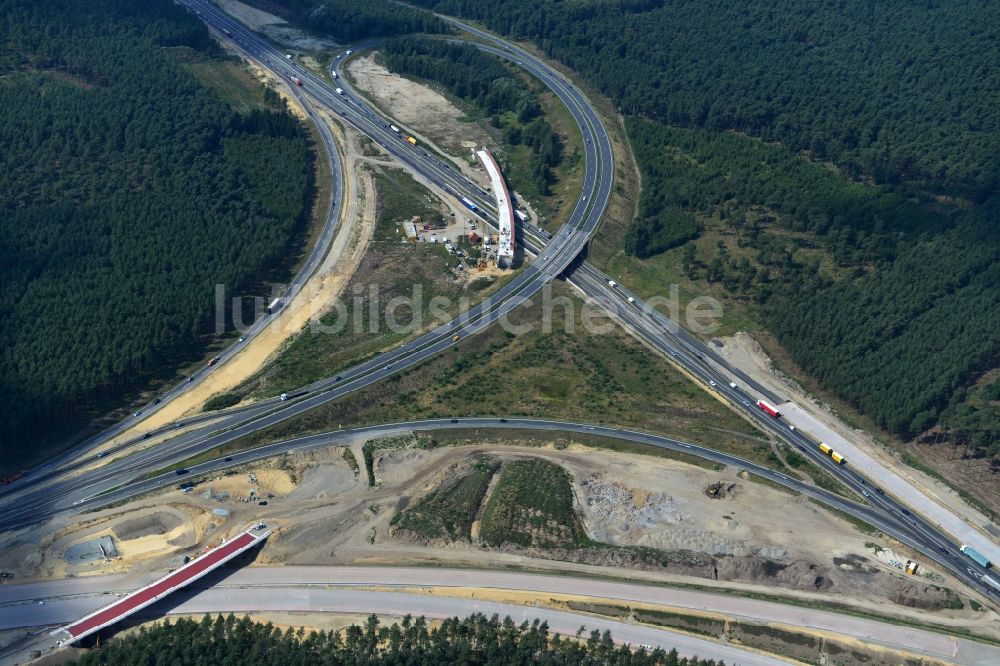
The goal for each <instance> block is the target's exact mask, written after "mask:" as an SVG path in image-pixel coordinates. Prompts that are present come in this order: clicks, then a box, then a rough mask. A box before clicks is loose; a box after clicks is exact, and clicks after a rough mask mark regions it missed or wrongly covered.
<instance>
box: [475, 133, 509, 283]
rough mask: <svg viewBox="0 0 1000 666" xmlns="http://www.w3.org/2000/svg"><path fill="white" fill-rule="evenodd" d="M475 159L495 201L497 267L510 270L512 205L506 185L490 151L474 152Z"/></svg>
mask: <svg viewBox="0 0 1000 666" xmlns="http://www.w3.org/2000/svg"><path fill="white" fill-rule="evenodd" d="M476 157H478V158H479V161H480V162H482V163H483V168H484V169H486V173H487V174H489V177H490V184H491V185H492V187H493V196H495V197H496V200H497V222H498V227H499V230H500V233H499V235H498V237H497V238H498V240H497V266H503V267H505V268H510V267H511V266H512V265H513V263H514V205H513V204H512V203H511V200H510V192H508V191H507V183H505V182H504V179H503V176H502V175H501V174H500V167H499V166H497V162H496V160H495V159H493V155H491V154H490V151H488V150H486V149H485V148H483V149H482V150H477V151H476Z"/></svg>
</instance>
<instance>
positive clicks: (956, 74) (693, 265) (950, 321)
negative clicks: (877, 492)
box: [416, 0, 1000, 454]
mask: <svg viewBox="0 0 1000 666" xmlns="http://www.w3.org/2000/svg"><path fill="white" fill-rule="evenodd" d="M416 4H420V5H423V6H427V7H429V8H432V9H434V10H436V11H441V12H445V13H449V14H454V15H457V16H463V17H468V18H473V19H476V20H480V21H482V22H483V23H485V24H486V25H487V26H488V27H490V28H492V29H494V30H497V31H498V32H501V33H504V34H507V35H513V36H515V37H520V38H527V39H531V40H533V41H534V42H535V43H537V44H538V45H539V46H540V47H541V48H542V49H543V50H544V51H545V52H546V53H548V54H549V55H551V56H553V57H555V58H557V59H559V60H561V61H563V62H565V63H567V64H568V65H570V66H572V67H574V68H575V69H577V70H578V71H580V72H581V73H582V74H583V75H584V76H585V78H587V79H588V80H589V81H590V82H591V83H593V84H595V85H596V86H598V87H599V88H600V89H601V90H602V91H603V92H605V93H607V94H608V95H609V96H610V97H611V98H612V99H613V100H614V102H615V103H616V104H617V106H618V108H619V109H620V110H621V111H622V112H623V113H624V114H625V115H626V118H627V121H628V122H627V132H628V136H629V139H630V141H631V142H632V145H633V148H634V150H635V155H636V160H637V162H638V164H639V167H640V170H641V172H642V175H643V182H642V185H643V190H642V193H641V196H640V201H639V206H638V211H637V216H636V218H635V220H634V221H633V223H632V225H631V227H630V228H629V229H628V231H627V233H626V234H625V237H624V238H623V239H622V244H623V247H624V249H625V250H626V251H627V252H628V253H629V254H631V255H633V256H636V257H639V258H643V259H646V258H650V257H654V256H655V255H658V254H660V253H662V252H664V251H666V250H668V249H670V248H672V247H676V246H680V245H685V244H688V245H686V247H685V248H684V251H683V255H682V257H683V267H684V270H685V271H686V272H688V274H689V276H692V277H698V278H700V279H705V280H707V281H708V283H709V284H710V285H711V284H713V283H721V284H722V286H723V287H724V288H725V289H726V290H727V292H728V293H729V294H730V296H731V297H733V298H738V299H743V300H746V301H747V302H748V303H751V304H753V306H754V307H755V308H756V309H757V311H758V312H759V316H760V319H761V321H762V322H764V323H765V324H766V325H767V326H768V327H769V328H771V329H772V330H773V331H774V332H775V333H776V334H777V335H778V338H779V340H780V341H781V342H782V343H783V344H784V345H785V346H786V347H787V348H788V349H789V350H790V351H791V353H792V355H793V357H794V358H795V360H796V361H798V362H799V363H800V364H801V365H802V366H803V367H804V368H805V369H806V370H807V371H809V372H810V373H812V374H814V375H815V376H816V377H817V378H819V379H820V380H821V381H822V382H823V383H824V384H825V385H827V386H828V387H830V388H832V389H834V390H835V391H837V392H838V393H839V394H840V395H842V396H843V397H845V398H846V399H847V400H848V401H850V402H851V403H853V404H854V405H856V406H857V407H859V408H861V409H862V410H863V411H864V412H866V413H868V414H871V415H872V416H873V417H874V418H875V419H876V420H877V421H878V422H879V423H880V424H881V425H883V426H885V427H886V428H889V429H890V430H892V431H894V432H898V433H901V434H904V435H912V434H915V433H917V432H920V431H921V430H923V429H924V428H926V427H928V426H930V425H933V424H934V423H935V422H936V421H937V420H938V419H939V418H943V421H942V422H943V423H944V424H945V425H946V427H947V429H948V430H949V432H951V433H952V434H953V435H955V436H957V437H960V438H963V439H965V440H968V441H970V442H972V441H974V442H979V443H981V445H980V446H979V447H978V448H979V449H980V451H981V452H984V453H991V454H995V453H996V449H997V448H1000V445H997V444H996V441H997V433H998V431H1000V415H998V413H997V412H998V411H1000V410H997V409H995V408H993V407H991V406H990V404H989V401H985V402H983V401H981V403H980V404H979V405H978V406H969V405H963V402H962V401H963V400H964V397H965V395H966V393H967V388H966V387H967V386H968V385H969V384H970V383H971V381H972V380H974V379H975V377H976V376H977V373H979V372H981V371H984V370H987V369H989V368H992V367H996V365H997V363H998V361H1000V337H998V335H1000V334H998V330H1000V320H998V318H1000V314H998V313H1000V307H998V304H1000V280H998V259H1000V257H998V248H1000V243H998V241H1000V239H998V237H997V231H996V230H997V228H998V223H1000V217H998V213H997V204H996V203H995V202H994V200H993V199H994V198H996V197H1000V67H997V62H998V60H997V59H998V57H1000V51H998V49H997V46H996V45H997V43H1000V40H998V37H1000V33H998V30H1000V23H997V21H996V20H995V19H996V8H995V6H994V4H993V3H989V2H985V1H983V0H956V1H955V2H948V3H945V2H929V3H922V4H913V3H907V2H904V1H903V0H894V1H891V2H882V3H870V2H862V1H860V0H847V1H846V2H841V3H836V4H828V5H817V4H816V3H811V2H805V1H803V0H779V1H778V2H763V1H753V2H749V3H731V2H724V1H723V0H707V1H705V0H700V1H698V2H695V1H694V0H679V1H676V2H665V1H663V0H617V1H614V2H582V3H566V2H558V1H557V0H513V1H510V2H492V1H490V0H416ZM708 221H713V222H715V223H718V222H720V221H721V223H722V224H723V225H724V228H725V229H727V231H728V233H729V234H732V235H735V236H736V237H737V239H738V243H739V247H740V248H741V249H742V250H743V251H741V252H739V253H738V254H737V253H730V252H728V251H727V248H726V247H724V246H723V245H722V244H721V243H720V247H719V250H718V251H717V252H716V253H715V254H714V255H712V256H701V257H699V256H696V252H695V248H694V246H693V245H691V244H689V243H690V241H692V239H695V238H697V237H699V235H700V234H701V233H702V230H703V228H704V225H705V224H706V222H708ZM942 415H944V416H943V417H942Z"/></svg>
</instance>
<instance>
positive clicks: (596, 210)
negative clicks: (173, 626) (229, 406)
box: [0, 0, 990, 592]
mask: <svg viewBox="0 0 1000 666" xmlns="http://www.w3.org/2000/svg"><path fill="white" fill-rule="evenodd" d="M189 4H190V5H191V6H197V7H198V8H199V9H200V11H202V12H203V14H204V15H205V18H206V20H208V22H209V23H210V24H211V25H213V26H214V27H216V28H221V27H222V26H226V27H227V29H229V30H231V31H232V32H233V33H234V39H235V41H236V42H237V43H238V44H239V45H240V47H241V48H244V49H245V50H246V51H247V52H248V54H249V55H250V56H251V57H253V58H255V59H258V60H260V61H262V62H263V63H264V64H265V65H266V66H268V67H271V68H272V69H275V70H276V71H278V73H279V74H281V75H284V76H285V77H286V78H290V77H291V76H298V77H299V78H301V79H302V80H303V81H304V82H305V86H304V90H305V91H306V93H307V94H309V95H311V96H312V99H313V101H314V102H315V103H320V104H323V105H326V106H328V107H329V108H331V109H333V110H334V111H335V112H337V113H338V114H340V115H341V116H342V117H344V118H345V120H346V121H347V122H349V123H351V124H352V125H354V126H355V127H357V128H358V129H360V130H361V131H363V132H365V133H366V134H368V135H369V136H371V137H372V138H373V139H375V140H377V141H379V143H380V144H382V145H383V146H385V147H386V148H387V150H389V151H390V152H392V153H393V154H395V155H396V156H397V157H399V158H400V159H402V160H403V161H404V162H406V163H408V164H410V165H411V166H414V167H415V168H417V169H419V170H420V171H421V172H422V173H425V175H427V176H428V177H429V178H430V179H431V180H432V181H433V182H435V184H437V185H439V186H441V187H443V188H444V189H445V190H446V191H449V192H454V193H455V194H456V196H458V195H462V196H466V195H467V196H469V198H471V199H473V200H474V201H477V202H481V203H482V208H484V209H487V210H489V209H490V208H491V206H492V202H490V201H489V197H488V196H486V193H484V192H482V191H480V190H478V188H475V186H473V185H472V184H471V183H469V182H468V181H467V180H466V179H464V177H462V176H461V175H460V174H458V172H457V171H456V170H455V169H454V167H452V166H450V165H447V164H445V163H443V162H441V161H439V160H438V159H437V158H436V157H434V156H431V155H429V154H428V153H426V152H425V151H422V150H420V149H419V148H414V147H413V146H410V144H408V143H406V142H405V140H404V139H402V137H400V136H399V135H397V134H396V133H395V132H392V131H391V130H389V129H388V125H389V122H388V121H387V120H386V119H384V118H381V117H380V116H377V115H376V114H375V112H373V111H372V110H369V109H367V108H366V107H364V104H363V103H362V101H361V100H360V99H357V98H356V97H353V96H347V95H338V94H337V93H336V92H335V91H333V89H332V87H331V86H330V85H329V84H327V82H325V81H324V80H322V79H319V78H317V77H315V76H313V75H312V74H311V73H309V72H306V71H304V70H301V69H299V68H298V67H297V66H296V65H295V63H293V62H291V61H288V60H287V59H285V58H284V56H283V54H282V53H281V52H279V51H277V50H276V49H274V48H273V47H271V46H270V45H269V44H268V43H267V42H264V41H263V40H260V39H259V38H257V36H256V35H254V34H253V33H251V32H250V31H248V30H246V29H245V28H243V27H242V26H240V25H239V24H238V23H236V22H235V21H233V20H232V19H231V18H230V17H228V16H227V15H225V14H223V13H222V12H221V11H220V10H218V8H216V7H215V6H214V5H211V4H209V3H205V2H200V1H199V0H189ZM458 25H461V24H458ZM462 27H463V29H466V30H468V31H470V32H473V33H475V34H477V36H479V37H481V38H483V39H489V40H490V41H492V42H493V44H494V46H483V47H482V48H485V49H487V50H492V51H493V52H496V53H498V54H499V55H503V56H505V57H508V58H510V59H512V60H514V61H515V62H517V63H518V64H519V65H521V66H523V67H525V68H526V69H528V70H529V71H531V72H532V73H533V74H534V75H535V76H537V77H538V78H539V79H540V80H542V81H543V82H545V83H546V84H547V85H549V86H550V87H551V88H552V89H553V91H554V92H556V94H558V95H559V96H560V98H562V99H563V101H564V102H565V103H566V104H567V107H568V108H569V109H570V112H571V113H572V114H573V117H574V118H575V119H576V120H577V122H578V123H579V124H580V128H581V132H582V133H583V135H584V137H585V138H586V139H587V141H586V144H585V145H586V155H585V164H586V165H587V168H586V169H585V178H584V192H589V193H590V196H589V202H587V201H586V198H584V199H581V201H579V202H578V205H577V207H576V209H574V212H573V215H572V216H571V218H570V220H569V221H568V222H567V224H566V227H565V229H566V231H567V233H563V232H562V231H560V233H559V234H557V236H556V237H555V239H554V240H553V241H551V242H548V243H547V244H545V245H544V246H543V245H542V243H543V242H544V241H546V240H548V239H546V238H544V235H543V233H542V232H538V231H537V230H533V229H531V228H530V227H527V226H526V227H525V229H524V230H522V233H524V234H525V235H526V236H527V238H526V241H527V242H526V243H525V245H527V246H529V249H532V250H535V251H537V253H538V258H537V260H536V261H535V263H534V264H532V265H531V266H529V267H528V268H526V269H525V270H523V271H522V272H521V273H520V274H519V275H518V276H517V278H515V280H513V281H512V282H511V283H510V284H508V285H507V287H505V289H504V290H502V291H501V293H498V294H497V295H496V296H495V297H494V298H493V299H491V301H490V302H488V303H485V304H483V305H481V306H480V307H478V308H476V309H474V310H473V311H471V312H470V313H469V315H468V316H467V317H464V318H463V319H460V320H457V321H453V322H449V323H448V324H445V325H442V326H440V327H438V328H437V329H435V330H434V331H432V332H431V333H428V334H426V335H425V336H423V337H421V338H419V339H418V340H416V341H413V342H411V343H408V344H406V345H404V346H402V347H400V348H398V349H396V350H393V351H392V352H389V353H388V354H384V355H382V356H380V357H378V358H377V359H373V360H372V361H370V362H368V363H366V364H361V365H359V366H357V367H356V368H352V369H351V370H348V371H345V372H344V373H342V375H341V376H338V377H336V378H331V379H327V380H323V381H322V382H317V383H316V384H313V385H312V386H309V387H306V388H305V389H303V392H302V393H304V394H305V395H306V397H304V398H302V399H301V400H298V401H294V402H293V403H292V404H280V403H278V402H276V399H272V400H270V401H266V402H264V403H262V404H257V405H253V406H250V407H245V408H240V409H238V410H233V411H232V412H227V413H224V414H222V415H220V416H219V417H218V420H217V421H216V422H214V423H213V425H211V426H208V427H206V428H203V429H201V430H198V431H196V432H194V433H191V434H190V435H184V436H181V437H176V438H173V439H171V440H169V441H168V442H166V443H165V444H164V445H162V446H158V447H156V448H155V450H153V451H150V452H142V453H138V454H135V455H133V456H130V457H129V458H127V459H125V460H124V461H123V462H121V463H118V464H116V463H111V464H109V465H105V466H104V467H103V468H102V469H101V470H100V471H99V472H98V473H96V474H87V475H83V478H84V481H83V482H82V483H74V484H67V483H65V482H60V483H52V484H50V487H48V488H43V489H39V490H38V491H36V492H34V494H32V493H28V494H27V495H26V496H20V497H17V498H16V500H17V501H16V506H14V503H11V502H8V505H7V507H6V508H5V509H0V519H6V518H7V517H10V518H11V520H10V522H9V524H11V525H13V526H16V525H18V524H24V523H25V521H27V522H33V521H36V520H39V519H41V518H44V517H46V516H47V515H52V513H54V512H57V511H58V510H60V508H59V507H62V508H63V509H65V508H66V506H67V504H68V506H69V507H74V506H81V505H83V506H87V505H88V504H87V499H88V498H89V497H92V496H93V494H95V493H99V492H104V491H107V490H109V489H111V488H113V487H114V486H111V485H109V482H110V481H111V480H117V481H119V482H120V481H122V479H123V478H124V477H127V476H128V475H129V474H132V478H134V477H135V476H140V475H142V474H145V473H147V472H149V471H150V470H155V469H158V467H162V466H164V465H165V464H170V462H171V461H172V462H176V461H177V460H181V459H183V458H185V457H188V456H189V455H192V454H194V453H197V452H200V451H204V450H207V449H210V448H212V447H214V446H218V445H221V444H224V443H225V442H228V441H232V440H233V439H235V438H237V437H239V436H242V435H243V434H246V433H249V432H252V431H254V430H257V429H259V428H263V427H267V426H269V425H271V424H273V423H277V422H279V421H282V420H285V419H287V418H290V417H292V416H294V415H296V414H300V413H302V412H304V411H307V410H309V409H312V408H314V407H315V406H318V405H320V404H323V403H325V402H328V401H330V400H334V399H336V398H338V397H341V396H342V395H344V394H346V393H348V392H350V391H353V390H357V389H359V388H362V387H364V386H368V385H370V384H372V383H374V382H377V381H381V380H382V379H384V378H385V377H388V376H390V375H392V374H394V373H395V372H398V371H399V370H401V369H404V368H407V367H412V366H413V365H415V364H417V363H419V362H421V361H423V360H425V359H426V358H429V357H431V356H433V355H435V354H437V353H438V352H440V351H441V350H443V349H445V348H447V347H449V346H450V345H451V344H452V341H451V336H452V335H454V334H457V335H459V336H460V337H465V336H467V335H472V334H474V333H476V332H478V331H479V330H482V329H483V328H485V327H486V326H488V325H490V324H491V323H493V322H495V321H496V320H498V319H499V318H500V317H502V316H505V315H506V313H508V312H510V311H511V310H512V309H514V308H515V307H517V306H519V305H520V304H522V303H524V302H525V301H526V300H527V299H528V298H530V296H531V295H533V294H534V293H536V292H537V290H538V289H539V288H540V287H541V285H542V284H544V282H546V281H548V280H549V279H551V278H553V277H554V276H556V275H558V274H559V273H561V272H563V271H564V270H565V269H567V268H569V269H570V272H569V279H570V281H571V282H572V283H573V284H575V285H576V286H577V287H578V288H580V289H581V290H582V291H584V293H586V294H587V295H588V296H591V297H592V298H594V299H595V300H597V301H598V302H603V303H604V304H605V305H607V306H608V307H609V308H610V309H613V311H614V313H615V315H616V317H617V318H618V319H619V320H620V321H622V322H623V323H624V324H625V325H626V326H628V327H629V328H631V329H632V330H634V331H635V332H636V333H637V334H639V335H641V336H642V337H644V338H645V339H646V340H647V341H648V342H650V343H651V344H654V345H656V346H657V347H658V348H660V349H661V350H662V351H663V352H664V353H668V354H670V355H671V357H673V358H674V359H675V360H676V361H677V362H678V363H680V364H682V365H683V366H684V367H685V368H686V369H687V370H688V371H689V372H691V373H692V374H693V375H695V376H696V377H699V378H701V379H702V380H703V381H705V382H706V384H708V385H709V387H711V388H710V390H713V391H715V392H716V393H717V394H718V395H719V396H720V397H723V398H725V399H726V400H728V401H729V402H730V403H731V404H733V405H734V406H735V407H736V408H737V409H743V410H745V411H746V412H747V413H748V414H749V415H750V416H751V418H753V419H754V420H755V421H757V422H758V424H760V425H761V426H762V427H764V428H765V429H768V430H771V431H772V432H773V433H775V434H776V435H778V436H780V437H781V438H782V439H784V440H786V441H788V442H790V443H791V444H792V445H793V446H796V447H798V448H800V449H801V450H802V451H803V452H804V453H805V454H806V455H807V456H809V457H811V458H812V459H813V461H814V462H816V463H817V464H820V465H822V466H824V468H826V469H827V470H828V471H830V472H831V473H833V474H834V475H835V476H837V477H838V478H839V479H840V480H841V481H842V482H844V483H845V484H846V485H848V486H849V487H851V488H853V489H855V490H856V491H858V492H859V493H863V494H865V495H866V496H867V497H868V501H869V502H870V503H871V504H872V506H873V507H874V508H875V509H878V510H880V511H882V512H884V514H885V517H886V520H887V521H888V522H889V523H890V524H892V523H895V524H896V525H897V526H898V527H897V528H896V529H895V530H894V531H895V532H896V534H897V538H902V539H904V540H905V541H906V542H907V543H911V544H913V545H914V547H916V548H918V550H920V551H921V552H923V553H924V554H925V555H926V556H927V557H929V558H932V559H935V560H937V561H938V562H940V563H942V564H943V565H945V566H947V567H948V568H949V569H951V570H952V571H953V572H955V573H956V575H959V576H960V577H961V578H963V579H964V580H966V582H968V583H970V584H971V585H973V586H975V587H977V588H979V589H981V590H983V591H987V592H988V591H989V590H990V588H989V587H988V586H986V585H983V584H982V583H981V579H982V577H983V576H984V575H987V573H986V571H985V570H982V569H981V568H979V567H978V565H975V564H974V563H972V562H971V561H969V560H968V559H967V558H965V557H964V556H962V555H961V554H958V553H957V545H956V544H954V543H953V542H952V541H951V540H949V539H948V538H947V537H945V536H944V535H943V534H942V533H941V531H940V530H939V529H937V528H935V527H932V526H931V525H929V524H928V523H927V522H926V521H924V520H923V519H921V518H920V517H919V516H917V515H914V514H913V512H911V511H910V510H909V509H907V508H906V507H905V506H903V505H902V504H901V503H899V502H897V501H896V500H894V499H893V498H891V497H888V496H887V495H885V494H884V493H880V492H878V490H876V489H875V488H873V487H872V486H871V484H870V483H869V482H868V481H867V480H866V479H865V477H864V476H863V475H861V474H859V473H858V472H857V471H856V470H855V469H854V468H851V467H845V466H840V465H836V464H834V463H832V461H831V460H830V459H829V458H827V457H826V456H823V455H821V454H820V453H819V452H818V448H817V443H816V442H815V441H813V440H812V439H811V438H809V437H808V436H807V435H805V434H804V433H801V432H797V431H791V430H789V429H788V428H787V425H786V424H784V423H782V422H781V421H780V420H774V419H769V418H762V417H761V413H760V412H759V411H758V410H757V409H756V407H755V397H754V396H753V395H751V394H750V393H749V391H748V390H747V389H751V390H753V391H754V392H755V393H756V394H758V395H763V396H764V397H771V396H770V394H768V393H767V392H766V391H764V390H763V388H762V387H760V386H758V385H756V384H754V383H752V382H751V381H750V380H749V378H747V377H745V376H742V375H740V374H739V373H737V372H735V371H733V370H732V369H731V368H728V367H727V366H725V365H724V363H722V362H721V359H719V358H718V357H717V356H715V355H714V354H713V353H712V352H711V350H708V349H707V348H705V346H704V345H703V344H702V343H700V341H698V340H696V339H695V338H693V336H691V335H690V334H687V333H686V332H685V331H683V330H682V329H680V328H678V327H676V326H675V325H673V324H672V323H671V322H669V321H668V320H667V319H666V318H665V317H664V316H663V315H662V314H661V313H659V312H658V311H656V310H653V309H651V308H648V307H646V306H645V305H644V304H643V303H642V302H641V301H640V300H639V299H637V298H636V297H634V296H633V295H631V294H628V292H626V291H625V290H624V289H623V288H621V287H620V286H616V287H612V286H611V285H610V284H609V283H608V280H607V279H606V278H607V276H604V275H603V274H601V273H600V272H599V271H596V269H594V268H593V267H591V266H588V265H586V264H581V263H579V262H577V263H576V264H573V263H572V262H573V260H574V258H575V257H576V256H577V255H578V254H579V251H580V249H582V246H583V243H585V242H586V238H587V237H588V236H589V234H590V233H591V232H592V231H593V229H594V228H595V227H596V224H597V223H598V221H599V219H600V217H601V214H602V213H603V209H604V206H605V205H606V203H607V198H608V196H609V195H610V185H611V174H612V168H611V160H610V154H611V150H610V144H609V143H608V139H607V135H606V133H605V132H604V131H603V128H602V127H601V124H600V121H599V120H598V119H597V117H596V113H595V112H594V111H593V109H592V108H591V107H590V106H589V104H588V103H587V101H586V99H585V98H584V97H583V96H582V94H580V93H579V91H578V90H577V89H576V88H575V87H573V86H572V85H571V84H569V83H568V82H566V81H565V80H563V79H562V77H561V76H560V75H559V74H558V73H556V72H555V71H554V70H551V69H550V68H548V67H547V66H546V65H544V63H541V62H540V61H538V60H537V59H535V58H534V57H533V56H531V54H529V53H527V52H525V51H523V50H521V49H519V48H518V47H516V46H513V45H510V44H507V43H506V42H503V41H501V40H498V39H496V38H494V37H492V36H490V35H488V34H486V33H482V32H481V31H478V30H475V29H473V28H470V27H469V26H464V25H463V26H462ZM293 87H294V86H293ZM296 92H297V93H299V92H301V90H297V91H296ZM333 154H335V151H333ZM337 200H339V197H337ZM494 223H495V222H494ZM629 297H631V298H632V299H633V301H634V302H629V301H628V298H629ZM612 299H614V300H612ZM709 360H711V362H709ZM726 373H731V376H730V375H728V374H726ZM731 379H738V380H740V382H741V384H743V385H744V386H746V387H747V388H740V387H730V386H729V381H730V380H731ZM712 383H714V386H713V385H712ZM199 418H201V417H199ZM205 418H208V417H205ZM191 421H193V419H192V420H189V422H188V423H189V424H190V423H191ZM220 430H222V432H220ZM126 480H130V479H126ZM130 487H131V486H130ZM870 491H872V492H870ZM4 511H6V513H4ZM884 522H885V521H883V523H884ZM890 533H892V532H890ZM911 537H912V538H911ZM987 552H989V550H988V549H987Z"/></svg>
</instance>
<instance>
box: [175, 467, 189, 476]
mask: <svg viewBox="0 0 1000 666" xmlns="http://www.w3.org/2000/svg"><path fill="white" fill-rule="evenodd" d="M187 473H188V471H187V470H186V469H184V468H181V469H179V470H176V472H175V474H177V476H182V475H184V474H187Z"/></svg>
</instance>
